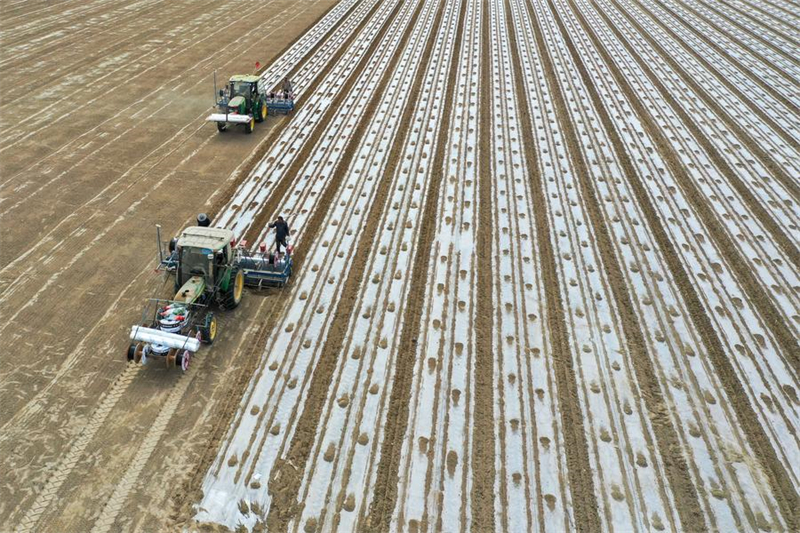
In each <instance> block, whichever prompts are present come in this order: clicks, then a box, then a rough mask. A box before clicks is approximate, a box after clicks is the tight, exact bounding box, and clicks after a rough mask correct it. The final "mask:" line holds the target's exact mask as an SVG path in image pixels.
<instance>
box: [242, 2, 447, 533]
mask: <svg viewBox="0 0 800 533" xmlns="http://www.w3.org/2000/svg"><path fill="white" fill-rule="evenodd" d="M401 5H402V2H398V4H397V5H396V6H395V7H394V9H393V10H392V12H391V14H390V15H389V16H388V17H387V19H386V21H385V22H384V25H383V28H382V29H381V31H380V33H379V34H378V35H376V36H375V38H374V40H373V42H372V43H371V44H370V50H369V51H368V52H367V53H366V54H364V56H363V58H362V59H361V61H360V62H359V63H360V65H359V66H357V67H356V68H355V69H353V74H352V75H351V79H350V80H348V82H347V83H346V84H345V85H344V86H343V88H342V90H341V91H340V93H339V95H338V96H337V98H336V101H340V100H342V99H344V98H345V97H346V96H347V95H348V94H349V93H350V91H351V90H352V87H353V86H354V85H355V82H356V80H357V79H358V76H359V74H360V73H361V71H362V70H363V68H361V67H362V65H364V64H366V63H367V62H368V61H369V59H370V57H371V55H372V53H371V51H372V50H374V49H375V48H376V47H377V46H378V44H379V43H380V42H381V40H382V39H383V38H384V36H385V34H386V31H387V28H389V27H390V25H391V22H392V21H393V20H394V18H395V17H396V15H397V13H398V11H399V9H400V7H401ZM423 5H424V0H420V1H419V3H418V5H417V6H416V8H414V13H413V14H412V16H411V19H410V21H409V23H408V26H407V28H410V27H413V26H414V25H415V24H416V23H417V20H418V19H419V14H420V12H421V11H422V7H423ZM442 5H443V4H442ZM441 16H442V6H440V7H439V11H438V13H437V16H436V17H437V18H436V21H435V22H434V27H436V26H438V25H439V23H440V21H441ZM410 37H411V32H410V31H406V32H405V34H404V35H403V38H402V40H401V42H400V44H399V45H398V49H402V48H404V47H405V46H406V43H407V42H408V40H409V38H410ZM433 39H434V37H433V34H431V35H430V36H428V47H427V48H426V50H427V52H429V51H430V47H431V46H432V43H433ZM345 48H346V46H343V47H342V50H344V49H345ZM423 57H426V55H423ZM400 58H401V54H395V55H394V57H393V58H392V60H391V61H390V63H389V64H388V65H387V67H386V69H385V71H384V72H383V74H382V75H381V81H380V85H379V87H378V89H377V90H376V95H379V94H381V93H382V92H383V88H384V87H385V86H386V84H387V83H388V82H389V80H390V79H391V76H392V73H393V72H394V70H395V68H396V66H397V63H398V62H399V61H400ZM421 80H422V75H421V74H419V73H418V74H417V80H416V81H415V84H414V87H413V88H412V93H415V92H418V91H419V88H420V85H421ZM379 103H380V98H378V97H377V96H376V97H374V98H373V99H372V100H370V101H369V103H368V104H367V106H366V109H365V111H364V114H363V116H362V117H361V120H360V122H359V125H358V127H357V128H356V131H355V132H354V134H353V136H352V139H359V138H360V137H361V136H362V134H363V132H364V130H365V129H366V128H367V127H368V125H369V123H370V121H371V120H372V118H373V117H374V115H375V113H376V111H377V110H378V106H379ZM337 108H338V106H337V105H336V104H335V103H332V104H331V106H330V108H329V110H328V111H327V113H326V115H327V116H326V117H324V118H323V120H322V121H321V123H322V124H325V123H327V122H329V121H330V118H332V116H333V115H334V114H335V113H336V111H337ZM411 111H413V107H412V105H411V100H410V101H409V103H408V104H407V105H406V110H405V111H404V113H408V114H409V116H410V113H411ZM404 117H405V115H404ZM320 130H321V129H320ZM320 130H316V131H315V132H314V133H313V134H312V136H311V137H310V138H309V141H308V142H307V144H306V145H305V146H304V150H308V151H309V152H310V151H311V150H312V148H313V146H314V145H315V144H316V140H317V139H318V138H319V137H320V136H321V135H322V131H320ZM352 139H351V142H350V143H348V145H347V147H346V148H345V150H344V153H343V154H342V158H341V160H340V162H339V164H338V165H337V168H336V170H335V174H334V175H333V176H331V179H330V180H329V182H328V184H327V185H326V189H325V191H324V193H323V194H322V197H321V198H320V200H319V203H318V205H320V206H323V205H331V201H332V199H333V198H334V196H335V194H336V192H337V191H338V189H339V187H340V186H341V184H342V183H344V173H345V172H346V171H347V169H348V168H349V166H350V162H351V161H352V160H353V158H354V157H355V156H356V155H357V154H356V151H357V148H358V143H356V142H353V140H352ZM403 145H404V142H395V144H394V145H393V147H392V149H393V150H394V153H390V154H389V156H388V160H389V161H390V164H389V169H388V171H387V174H388V173H389V172H392V171H393V165H392V164H391V161H396V160H397V158H398V157H399V150H401V149H402V146H403ZM306 159H307V158H306V157H304V156H302V154H301V155H300V156H298V157H297V158H296V159H295V161H294V162H293V163H292V166H291V167H290V168H289V171H287V175H292V174H294V173H295V172H296V171H297V170H299V169H300V167H301V165H302V164H304V163H305V160H306ZM293 167H294V168H293ZM287 181H288V180H287ZM391 183H392V180H390V179H387V178H386V177H384V178H383V179H382V182H381V184H380V186H379V189H378V191H377V193H376V196H375V198H376V200H375V202H374V203H373V205H372V207H371V210H370V213H369V215H368V216H367V221H368V225H367V227H365V228H364V230H363V232H362V235H361V237H360V238H359V242H358V245H357V246H356V249H357V250H359V249H360V250H365V249H368V247H369V246H370V245H371V244H372V243H373V241H374V240H375V235H376V234H377V230H378V225H379V224H378V223H379V222H380V215H381V213H382V212H383V211H384V209H385V204H386V201H387V199H388V198H389V187H390V186H391ZM287 187H288V183H287ZM276 190H277V189H276ZM326 215H327V210H326V209H318V210H316V211H315V212H314V213H313V214H312V216H311V217H310V218H309V220H308V222H307V224H306V227H307V228H311V230H304V238H306V237H305V235H308V238H309V239H310V240H314V239H315V236H316V235H317V233H318V232H319V230H320V229H321V227H322V223H323V222H324V220H325V218H326ZM259 226H263V223H260V221H259V220H258V219H256V220H255V221H254V223H253V224H252V226H251V229H250V230H249V231H248V233H252V232H254V231H260V230H255V229H254V228H258V227H259ZM306 232H308V233H306ZM256 236H257V234H256ZM301 253H302V251H301ZM296 255H299V254H296ZM368 258H369V254H366V253H361V254H356V255H355V259H354V264H353V266H352V267H351V270H350V273H349V274H348V277H347V279H346V280H345V281H344V288H343V290H342V293H341V297H340V298H339V303H338V305H337V307H336V311H335V313H334V316H333V319H332V322H331V326H330V330H329V331H330V332H329V333H328V336H327V338H326V340H325V346H324V347H323V349H322V353H321V355H320V358H319V360H318V361H317V363H316V368H315V369H314V374H313V376H312V378H311V383H310V384H309V391H310V392H309V396H308V398H307V399H306V401H305V404H304V408H303V412H302V413H301V414H300V416H299V417H298V421H297V424H296V428H295V432H294V437H293V438H292V442H291V443H290V444H289V448H288V449H287V451H286V453H285V455H284V458H283V459H278V460H276V463H275V467H274V468H273V470H272V472H271V473H270V481H269V492H270V497H271V500H272V504H271V505H270V510H269V513H268V515H267V520H266V523H267V526H268V528H269V529H271V530H274V531H285V530H287V528H288V524H289V522H290V521H291V520H292V519H294V518H296V517H297V515H298V512H299V510H300V509H299V505H298V503H297V502H298V497H299V493H300V485H301V483H302V475H303V472H304V471H305V468H306V464H307V462H308V459H309V455H310V453H311V450H312V447H313V444H314V440H313V438H309V435H313V434H314V433H315V432H316V429H317V423H318V421H319V418H320V414H321V412H322V410H323V408H324V404H325V399H326V397H327V392H328V384H329V383H330V382H331V379H332V376H333V372H334V371H335V369H336V364H337V361H338V358H339V354H340V352H341V351H342V346H343V343H344V334H345V332H346V330H347V323H348V322H349V319H350V314H351V313H352V312H353V310H354V308H353V307H352V305H351V304H350V302H352V301H354V300H355V299H356V296H357V293H358V289H359V286H360V285H361V281H362V278H363V275H364V271H365V268H366V263H367V260H368ZM300 264H302V256H300ZM278 486H280V487H281V489H280V490H277V489H276V487H278Z"/></svg>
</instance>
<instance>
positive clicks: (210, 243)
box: [178, 226, 233, 252]
mask: <svg viewBox="0 0 800 533" xmlns="http://www.w3.org/2000/svg"><path fill="white" fill-rule="evenodd" d="M232 240H233V232H232V231H231V230H229V229H224V228H204V227H201V226H191V227H188V228H186V229H185V230H183V233H182V234H181V236H180V238H179V239H178V246H180V247H182V248H183V247H188V248H208V249H210V250H211V251H213V252H216V251H218V250H222V249H223V248H225V246H226V245H227V244H228V243H230V242H231V241H232Z"/></svg>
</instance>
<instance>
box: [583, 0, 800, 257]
mask: <svg viewBox="0 0 800 533" xmlns="http://www.w3.org/2000/svg"><path fill="white" fill-rule="evenodd" d="M611 1H612V2H613V4H614V5H615V6H616V7H617V10H618V11H619V12H620V13H622V15H623V16H624V17H625V18H626V19H627V20H628V22H630V24H631V25H632V26H633V27H634V28H636V31H638V32H639V34H640V35H641V36H642V37H643V38H644V39H645V40H646V41H647V42H648V43H649V44H650V46H652V47H653V49H654V50H655V51H656V52H657V53H658V54H659V55H660V56H661V58H662V60H663V61H664V62H666V63H667V64H668V65H669V66H670V68H672V70H674V71H675V72H676V73H677V74H678V76H680V78H681V80H682V81H683V82H684V83H685V84H686V85H687V86H688V87H689V88H690V89H691V90H692V91H694V92H695V93H696V94H698V95H699V96H700V98H701V99H702V101H703V102H704V103H705V104H706V105H707V106H708V107H709V109H711V111H713V112H714V114H715V115H716V116H717V117H718V118H719V119H720V120H721V121H722V122H723V123H724V124H725V127H727V128H728V129H729V130H732V131H733V132H734V135H735V136H736V137H737V138H738V139H740V140H741V141H742V144H744V145H745V146H746V147H747V149H748V150H750V151H751V152H752V153H753V154H754V155H755V156H756V157H757V158H758V159H759V160H760V161H761V164H763V165H764V167H766V168H767V169H768V170H769V171H770V172H771V173H772V175H773V177H774V178H775V179H777V180H778V181H779V182H780V183H781V185H783V186H784V187H785V188H786V190H787V191H789V193H790V194H791V195H792V196H793V197H794V199H795V201H797V202H800V184H798V182H797V179H796V178H793V177H792V176H790V175H789V174H787V173H786V171H784V170H783V169H782V168H781V166H780V165H779V164H778V163H777V162H776V161H775V160H773V159H772V157H771V156H770V155H769V154H768V153H767V152H766V150H764V148H762V147H761V146H760V145H759V144H758V142H757V141H755V140H753V139H752V138H751V137H750V135H749V134H748V133H747V131H746V130H745V129H744V128H743V127H742V126H741V125H739V124H738V123H737V122H735V121H734V120H732V119H731V117H730V115H729V114H728V113H727V111H726V110H725V109H723V108H722V106H721V105H720V104H719V103H717V102H716V101H715V100H714V98H713V95H709V94H707V93H706V92H705V91H704V90H703V88H702V87H701V86H700V84H699V83H697V82H696V81H695V80H694V78H693V77H692V76H691V75H689V74H688V73H687V72H686V71H685V70H684V69H683V68H682V67H681V66H680V64H679V63H678V62H677V61H676V60H675V58H673V57H672V56H671V55H670V54H669V53H667V52H666V51H665V50H664V48H663V47H662V46H661V45H660V44H658V42H657V41H656V40H655V38H653V36H652V35H650V33H649V32H647V31H646V30H645V29H644V28H642V26H641V25H640V24H639V22H638V21H637V20H636V19H635V18H633V17H632V16H631V15H630V14H629V13H628V12H627V11H626V10H624V9H622V8H621V7H620V6H619V4H618V3H617V2H616V0H611ZM592 5H593V7H594V8H595V10H596V11H597V12H598V13H599V14H600V16H602V17H603V20H605V21H606V24H608V26H609V27H610V28H611V29H612V31H613V32H614V35H616V36H617V39H618V40H619V42H620V43H622V44H623V45H624V46H625V47H626V48H628V50H631V49H632V48H631V47H630V45H629V43H628V41H627V40H626V39H624V38H623V37H622V35H621V34H620V32H619V29H618V28H617V27H616V26H614V25H613V24H612V22H611V21H610V19H609V18H608V16H607V14H606V13H605V12H604V11H603V9H602V8H601V7H600V6H599V5H598V4H597V2H595V1H592ZM659 23H660V25H661V26H662V27H664V24H663V23H661V22H659ZM670 34H671V35H672V36H673V37H674V38H675V39H676V41H677V42H682V40H681V39H680V38H678V37H677V36H675V35H674V34H672V32H670ZM689 50H690V52H692V51H691V49H689ZM692 55H694V56H695V58H697V59H698V60H699V61H700V62H701V63H703V65H704V66H705V67H706V68H708V69H709V71H711V72H714V68H713V66H711V65H710V64H708V61H706V60H705V59H703V58H702V56H701V55H700V54H698V53H696V52H692ZM717 78H718V79H719V80H720V81H721V82H722V84H723V85H724V86H725V87H727V88H728V89H729V90H730V91H731V92H732V93H733V94H734V95H735V96H736V97H737V98H738V99H739V100H741V101H742V102H743V103H744V104H745V105H747V106H748V107H749V108H750V109H751V110H752V111H753V112H754V113H755V114H756V115H757V116H758V117H759V118H760V119H761V120H763V121H764V122H765V123H766V124H768V125H769V126H770V127H771V128H772V129H773V130H774V131H775V132H776V133H777V134H778V135H780V137H781V138H782V139H783V140H784V142H786V143H787V144H788V145H789V146H791V147H792V148H793V149H794V150H795V151H798V150H800V144H798V142H797V141H796V140H795V139H794V138H792V137H791V136H790V135H788V134H787V133H786V132H785V131H784V130H783V129H782V128H781V127H779V126H778V125H777V124H775V123H774V121H773V120H772V119H771V118H769V117H768V116H767V115H766V114H765V113H764V112H763V111H762V110H761V109H760V108H759V107H758V106H756V105H754V104H753V102H752V100H751V99H749V98H747V96H746V95H744V94H742V93H741V92H740V91H739V90H738V89H737V88H736V87H735V86H734V85H732V84H731V83H730V82H729V81H727V80H726V79H725V78H724V76H717ZM692 131H693V133H696V134H697V135H696V136H697V137H698V138H704V137H705V136H703V135H702V134H701V133H700V132H699V130H697V129H696V128H695V127H694V126H693V125H692ZM707 144H709V145H711V144H712V143H711V142H708V143H707ZM709 153H710V155H711V156H712V159H713V160H714V162H715V163H718V162H717V160H716V158H715V156H716V155H718V153H719V152H718V151H717V152H709ZM720 158H721V156H720ZM725 171H726V175H727V176H729V177H730V178H731V182H732V185H733V186H734V188H735V189H736V191H737V192H739V193H740V194H742V196H743V198H744V200H745V201H746V202H747V203H748V205H749V206H750V207H751V208H752V209H753V210H754V212H755V213H756V216H757V217H758V218H759V221H761V222H762V223H763V224H764V225H765V226H766V227H767V228H769V229H770V231H771V232H772V233H773V234H774V233H775V232H778V233H779V234H780V236H781V237H783V238H784V240H783V241H781V240H780V239H779V238H778V237H779V236H778V235H773V236H775V237H776V240H778V242H779V243H780V244H781V247H782V248H783V249H784V251H785V252H786V253H787V255H789V257H792V251H793V252H794V254H795V259H796V258H797V248H796V246H794V244H793V243H792V241H791V240H790V239H789V237H788V236H786V235H785V234H784V233H783V232H782V231H781V230H780V229H778V228H777V225H776V224H775V222H774V220H773V218H772V217H771V216H770V215H769V214H768V213H767V212H766V210H765V209H764V208H763V206H762V204H761V202H760V201H759V200H758V199H756V198H755V196H753V194H752V192H750V187H748V186H747V185H746V184H744V183H742V182H741V180H739V179H738V177H736V176H735V174H734V173H733V169H731V168H730V167H729V166H728V167H726V168H725ZM770 225H771V226H772V227H771V228H770ZM787 247H788V248H787Z"/></svg>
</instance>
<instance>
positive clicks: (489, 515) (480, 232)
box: [470, 0, 497, 531]
mask: <svg viewBox="0 0 800 533" xmlns="http://www.w3.org/2000/svg"><path fill="white" fill-rule="evenodd" d="M489 2H491V0H484V1H483V4H484V5H483V19H482V21H481V26H482V27H481V55H482V63H481V65H480V73H481V75H480V80H481V81H480V82H479V86H478V94H479V95H480V94H484V92H486V91H488V90H489V89H490V88H489V87H483V83H484V81H486V82H488V81H489V80H491V79H492V70H491V65H490V64H489V58H490V57H491V56H492V55H491V49H490V42H489V39H491V35H492V32H491V27H490V21H489V11H490V9H491V7H490V5H489ZM479 113H480V119H479V120H480V122H479V123H478V128H479V129H480V132H484V133H483V134H481V133H480V132H479V134H478V138H479V139H481V143H480V145H479V147H478V150H479V153H480V154H482V155H481V156H479V157H478V160H477V168H476V175H477V176H479V177H478V179H477V186H478V202H479V205H478V225H477V227H476V230H475V233H476V235H477V239H478V246H477V252H478V264H480V265H484V268H478V269H477V277H478V287H477V289H478V290H477V300H478V301H477V302H476V310H475V316H476V321H475V328H476V330H477V335H476V338H475V370H474V380H475V381H474V389H473V390H474V396H475V400H474V404H475V412H474V418H473V428H474V429H473V436H472V457H471V460H472V465H471V467H472V490H471V493H470V499H471V500H472V501H471V505H472V516H471V517H470V520H471V522H470V525H471V528H472V529H473V530H474V531H491V530H493V529H494V528H495V523H494V519H495V509H494V499H495V497H494V492H495V480H496V479H497V471H496V465H495V456H496V448H497V443H496V442H495V424H494V393H495V391H494V358H493V346H492V345H493V337H492V330H493V325H494V300H493V297H494V294H493V292H494V291H493V280H492V272H491V269H489V268H487V267H486V266H488V265H490V264H491V261H492V242H493V241H494V227H493V224H492V222H493V220H492V218H493V217H492V210H493V206H492V202H493V198H492V176H491V173H490V171H491V164H490V163H489V161H490V160H491V156H490V154H489V152H490V150H491V143H490V141H489V136H490V135H491V131H492V128H491V114H492V107H491V106H489V105H484V106H482V107H480V109H479ZM484 167H486V168H484Z"/></svg>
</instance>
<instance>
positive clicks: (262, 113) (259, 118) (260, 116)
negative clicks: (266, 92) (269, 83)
mask: <svg viewBox="0 0 800 533" xmlns="http://www.w3.org/2000/svg"><path fill="white" fill-rule="evenodd" d="M265 118H267V103H266V102H261V105H259V107H258V113H256V122H264V119H265Z"/></svg>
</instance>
